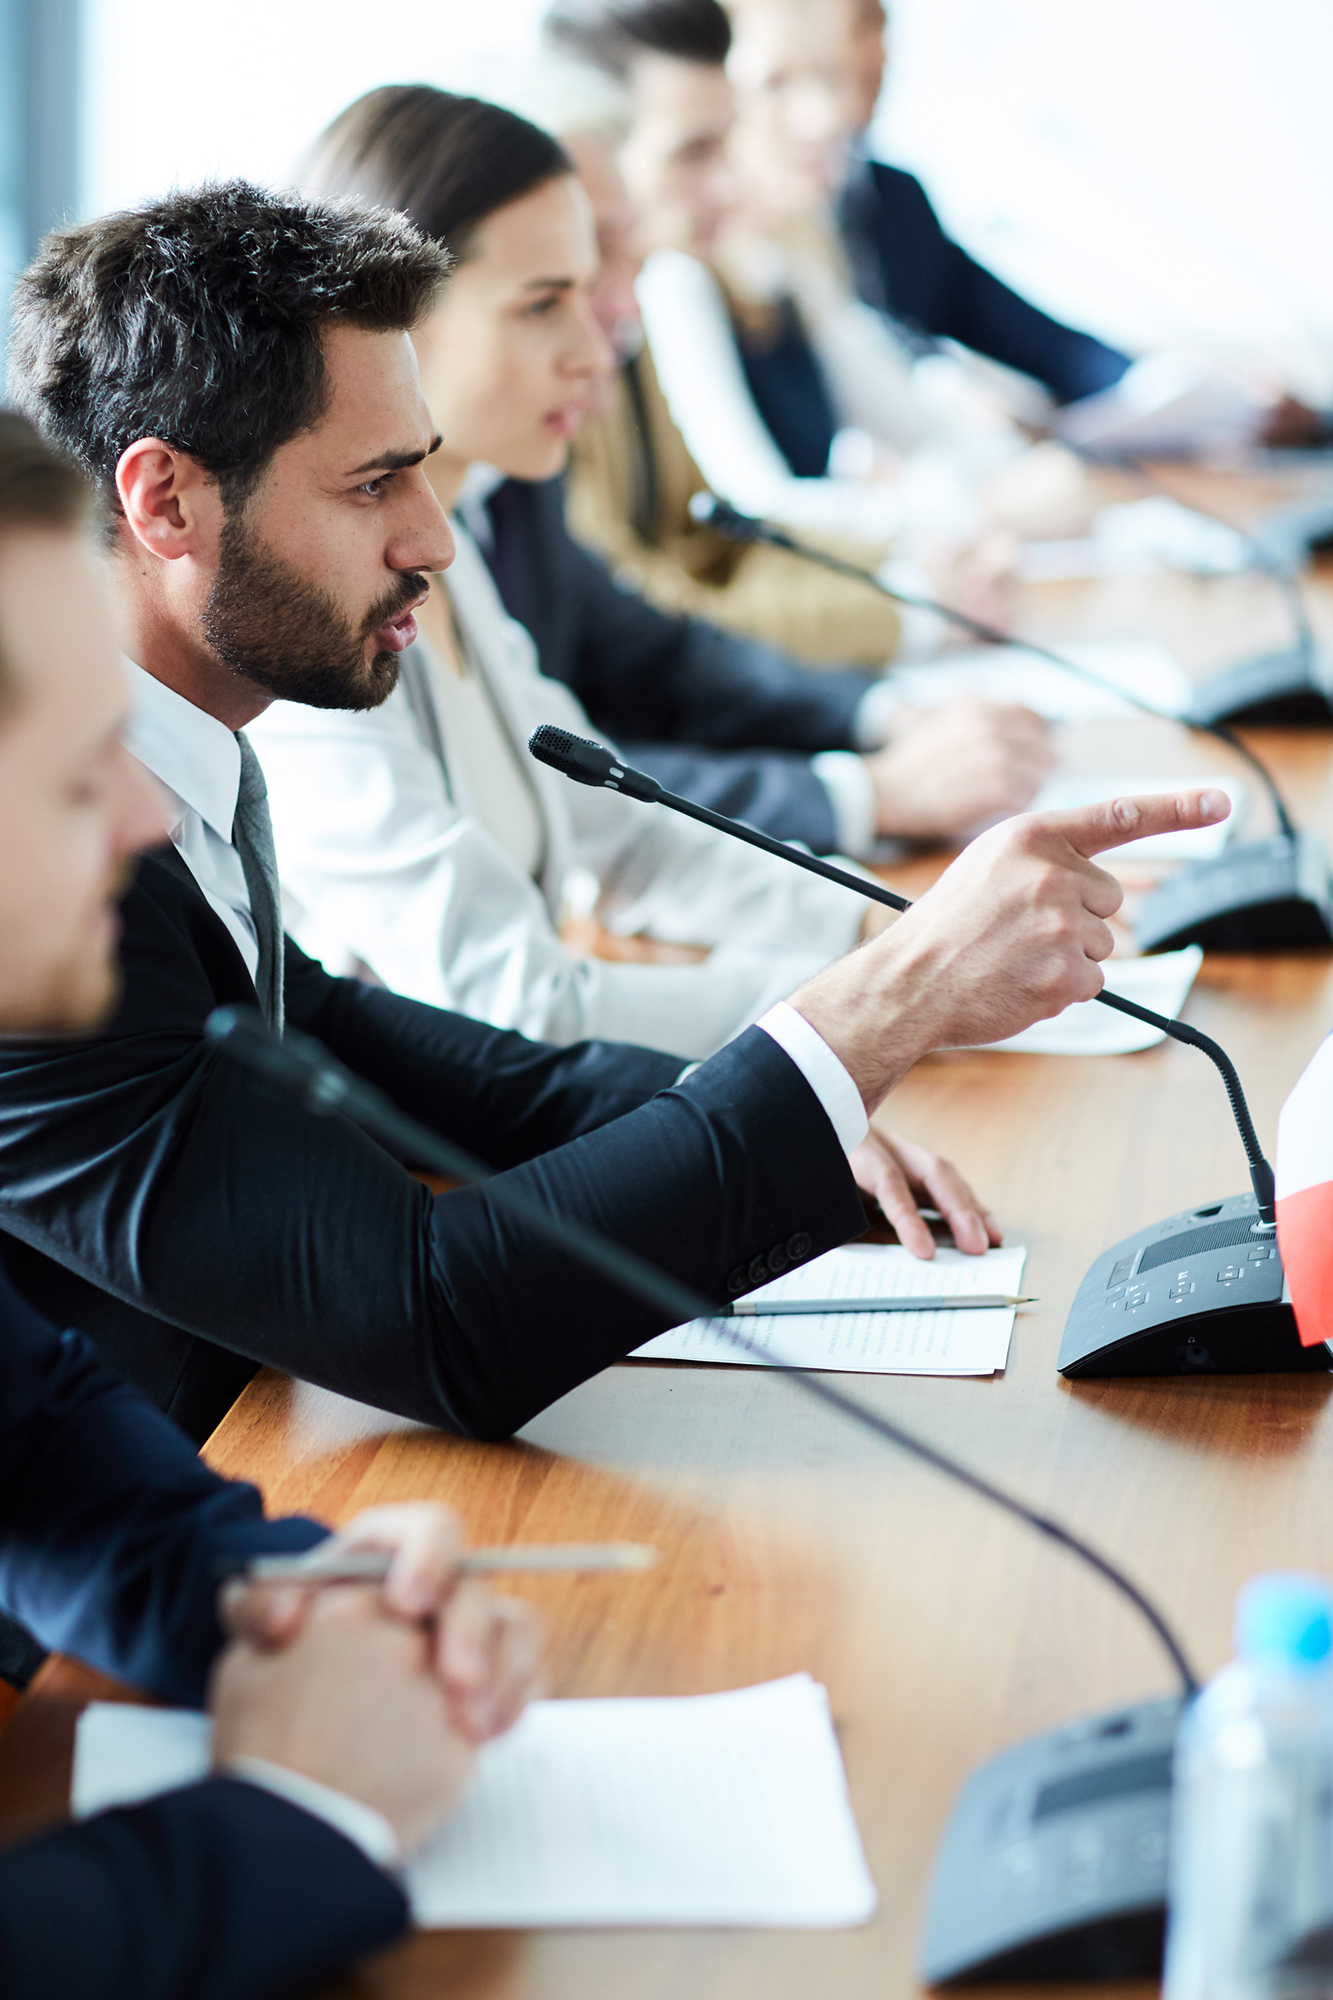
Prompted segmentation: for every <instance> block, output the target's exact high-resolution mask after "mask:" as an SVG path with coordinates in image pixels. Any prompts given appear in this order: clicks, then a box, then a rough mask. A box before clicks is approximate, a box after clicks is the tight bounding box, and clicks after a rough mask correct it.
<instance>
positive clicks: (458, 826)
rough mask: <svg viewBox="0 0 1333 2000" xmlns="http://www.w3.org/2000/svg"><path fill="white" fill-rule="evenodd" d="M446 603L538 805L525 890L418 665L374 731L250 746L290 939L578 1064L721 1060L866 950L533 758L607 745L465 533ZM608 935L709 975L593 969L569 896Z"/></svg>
mask: <svg viewBox="0 0 1333 2000" xmlns="http://www.w3.org/2000/svg"><path fill="white" fill-rule="evenodd" d="M456 535H457V542H458V554H457V558H456V560H455V563H454V565H453V567H452V568H451V569H450V571H449V573H448V579H447V583H448V589H449V593H450V597H451V599H452V602H453V606H454V610H455V614H456V616H457V620H458V623H459V625H460V627H461V628H462V631H463V633H464V635H465V637H466V641H467V644H468V650H469V657H470V660H471V662H472V663H473V665H474V666H475V669H476V671H477V673H478V674H479V675H483V676H484V677H485V679H486V683H487V692H488V694H489V696H490V698H491V701H492V703H493V707H494V711H495V714H496V715H497V716H498V718H499V719H500V722H501V724H502V726H503V727H504V729H505V730H506V731H507V733H508V735H509V737H510V739H511V743H512V746H513V749H514V751H515V753H516V754H517V755H518V757H519V758H520V759H521V760H522V763H523V768H524V769H525V770H526V771H527V773H528V775H529V777H530V780H531V783H532V795H533V797H534V798H535V800H536V801H537V804H538V807H539V810H540V814H541V820H542V843H541V848H542V860H541V865H540V871H539V873H538V875H537V878H536V879H535V880H534V878H533V875H532V874H530V873H528V872H526V871H525V870H524V869H522V868H521V867H519V866H517V865H516V864H515V860H514V856H513V854H512V853H510V852H506V851H505V846H504V844H502V842H501V840H499V839H497V838H495V837H494V835H493V834H492V833H488V832H487V831H486V830H485V829H484V828H483V827H482V826H480V825H479V824H478V821H477V818H476V817H474V816H473V815H472V814H470V813H468V812H467V811H466V809H465V801H466V799H467V797H468V793H469V789H470V788H471V787H472V786H474V785H475V783H476V774H475V773H473V772H471V771H469V770H468V768H466V764H465V762H464V760H463V758H462V757H461V756H460V746H459V745H458V744H457V743H455V742H451V741H450V739H449V735H448V732H447V728H446V726H445V721H446V719H445V718H444V717H442V716H441V713H440V707H439V703H438V701H437V699H436V694H435V685H434V675H433V673H432V671H431V663H430V661H429V657H428V655H427V654H426V652H425V649H424V648H423V649H421V650H418V651H416V652H415V653H414V654H413V655H409V656H408V658H407V660H406V661H405V663H404V673H403V678H402V681H401V682H400V685H399V687H398V688H397V689H396V690H395V692H394V693H393V694H392V695H391V696H390V697H389V699H388V701H386V702H385V703H384V704H383V706H382V707H380V708H378V709H374V710H371V711H369V712H367V713H364V714H350V713H341V712H332V711H326V710H318V711H317V710H313V709H309V708H299V707H296V706H295V705H293V704H291V703H286V702H279V703H275V704H274V706H273V708H271V709H270V710H269V712H268V714H267V715H265V716H264V717H263V718H262V719H261V720H260V721H259V722H258V723H256V724H254V725H253V726H252V727H251V728H250V729H249V730H248V731H247V734H248V735H249V737H250V738H251V740H252V742H253V743H254V746H255V748H256V750H257V751H258V753H259V755H260V758H261V759H262V761H263V765H264V772H265V776H266V778H267V780H268V787H269V799H270V803H271V806H272V809H273V824H274V832H275V834H276V838H277V850H278V864H279V869H280V872H281V875H282V883H283V892H284V908H285V911H286V914H287V920H288V927H289V929H291V930H292V932H293V934H294V935H295V936H296V938H297V940H298V942H299V943H300V944H302V945H303V946H304V947H305V949H306V950H308V951H310V952H312V953H313V955H314V956H315V957H316V958H319V959H321V960H322V961H323V963H324V964H325V965H326V966H327V967H328V968H329V970H330V971H337V972H345V971H356V970H359V969H368V970H369V971H370V972H371V973H372V974H373V975H374V976H375V977H376V978H377V979H379V980H380V981H381V982H382V983H383V984H384V985H385V986H388V987H391V988H392V989H393V990H394V991H395V992H398V993H405V994H408V995H409V996H411V997H412V998H413V999H417V1000H423V1001H426V1002H429V1003H430V1004H432V1005H435V1006H443V1007H450V1008H453V1009H456V1010H457V1011H458V1012H460V1013H464V1014H471V1015H472V1016H474V1017H475V1018H476V1019H478V1020H485V1021H493V1022H494V1023H495V1024H496V1026H498V1027H507V1028H517V1029H518V1030H519V1031H520V1032H521V1033H523V1034H527V1035H531V1036H533V1037H535V1038H537V1039H540V1040H546V1041H551V1042H556V1043H560V1044H567V1043H569V1042H574V1041H578V1040H581V1039H582V1038H583V1037H585V1036H604V1037H606V1038H608V1039H610V1040H616V1041H629V1042H639V1043H643V1044H646V1045H647V1046H648V1047H650V1048H659V1049H665V1050H668V1051H669V1052H671V1053H672V1054H677V1055H680V1056H682V1057H685V1058H703V1057H706V1056H709V1055H711V1054H712V1053H713V1052H714V1050H716V1049H718V1048H720V1047H721V1046H722V1045H723V1043H725V1042H728V1041H730V1040H731V1039H732V1037H733V1036H735V1035H737V1034H738V1033H739V1032H740V1031H741V1029H742V1028H744V1027H746V1026H747V1025H748V1024H749V1023H751V1022H753V1021H755V1020H757V1019H758V1017H759V1016H760V1015H761V1014H763V1013H765V1012H766V1011H767V1010H768V1008H769V1007H771V1006H772V1005H773V1004H774V1003H775V1002H776V1001H777V1000H779V999H780V998H782V997H783V996H784V995H785V994H787V993H790V992H791V991H792V989H793V988H794V987H796V986H798V985H800V984H801V983H802V981H803V980H805V979H807V978H808V977H809V976H810V975H811V974H812V973H813V972H815V971H817V970H818V969H819V968H820V967H821V966H823V965H825V964H827V963H828V961H829V960H830V959H832V958H836V957H838V956H840V955H841V953H843V952H844V951H846V950H848V949H849V948H850V947H851V946H852V945H853V944H854V943H855V941H856V936H857V931H858V927H859V924H860V919H861V913H862V905H861V904H860V903H859V902H858V900H857V898H856V897H855V896H854V895H852V894H850V893H849V892H848V891H847V890H845V889H839V888H837V887H835V886H834V885H833V884H831V883H826V882H821V881H819V880H818V879H817V878H815V877H812V876H809V875H805V874H802V873H800V872H799V871H798V870H796V869H793V868H791V867H790V866H788V864H787V863H785V862H783V861H780V860H777V859H775V858H774V857H772V856H770V855H765V854H762V853H757V852H756V851H755V850H754V849H752V848H747V847H744V846H742V845H740V844H739V843H737V842H736V841H734V840H731V839H730V838H728V836H727V835H725V834H721V833H716V832H714V831H713V830H712V829H710V828H707V827H702V826H699V825H697V824H695V823H694V822H692V821H689V820H683V819H681V818H680V817H679V816H678V815H675V814H672V813H670V812H667V811H665V810H662V809H655V808H653V807H651V806H645V805H641V804H639V803H637V802H636V801H634V800H632V799H626V798H622V797H621V796H619V795H618V794H617V793H614V792H609V791H603V790H595V789H590V788H589V787H587V786H583V785H575V784H571V783H570V782H569V781H568V780H567V779H565V778H562V777H560V776H559V775H558V774H557V773H555V772H553V771H550V770H548V769H547V768H546V767H545V766H544V765H539V764H537V763H535V762H534V761H533V760H532V759H531V758H529V757H528V753H527V740H528V737H529V736H530V735H531V733H532V731H533V730H534V729H535V728H536V727H537V726H538V724H539V723H555V724H557V725H559V726H561V727H564V728H567V729H570V730H572V731H574V732H575V734H577V735H583V736H586V735H592V734H596V732H595V731H594V730H593V728H592V725H591V723H590V722H589V720H588V717H587V715H586V713H585V712H584V710H583V709H582V708H581V707H580V705H579V704H578V702H577V701H576V700H575V698H574V696H573V695H572V694H571V693H570V691H569V689H568V688H566V687H564V686H563V685H562V684H561V683H559V682H555V681H550V680H547V679H545V678H544V677H543V676H542V675H541V674H540V673H539V671H538V669H537V661H536V656H535V652H534V649H533V645H532V640H531V639H530V637H529V636H528V634H527V632H526V631H524V629H523V627H522V626H520V625H518V624H516V623H515V622H514V620H513V619H511V618H510V617H509V616H508V614H507V613H506V611H505V609H504V606H503V605H502V604H501V602H500V599H499V596H498V594H497V593H496V590H495V585H494V582H493V581H492V578H491V575H490V572H489V570H488V569H487V568H486V564H485V562H484V560H483V558H482V556H481V552H480V551H479V549H478V548H477V547H476V544H475V543H474V542H473V541H472V539H471V537H470V535H469V534H468V533H467V530H466V528H465V527H464V526H463V525H462V523H461V522H458V523H456ZM575 872H578V873H581V874H583V875H584V876H585V877H591V878H592V881H593V883H594V884H595V890H594V893H595V894H596V896H597V898H598V905H597V907H598V915H599V917H600V918H601V921H602V922H603V923H604V924H605V925H606V926H607V928H608V929H610V930H613V931H616V932H619V933H621V934H622V935H626V936H632V935H634V934H636V933H640V932H642V933H646V934H647V935H649V936H651V937H655V938H658V939H661V940H663V941H664V942H667V943H678V944H697V945H704V946H708V947H710V956H709V957H708V959H707V960H706V961H705V962H704V963H703V964H702V965H662V964H654V965H645V964H641V963H640V964H633V963H612V962H608V961H607V960H604V959H587V958H581V957H579V956H577V955H576V954H575V953H573V952H571V951H570V950H569V949H568V948H567V947H566V946H565V945H564V944H563V943H562V941H561V939H560V937H559V934H558V929H557V925H558V920H559V912H560V906H561V901H562V898H563V897H564V895H565V893H566V886H567V884H568V883H569V881H570V878H571V876H572V875H573V874H574V873H575Z"/></svg>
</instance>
